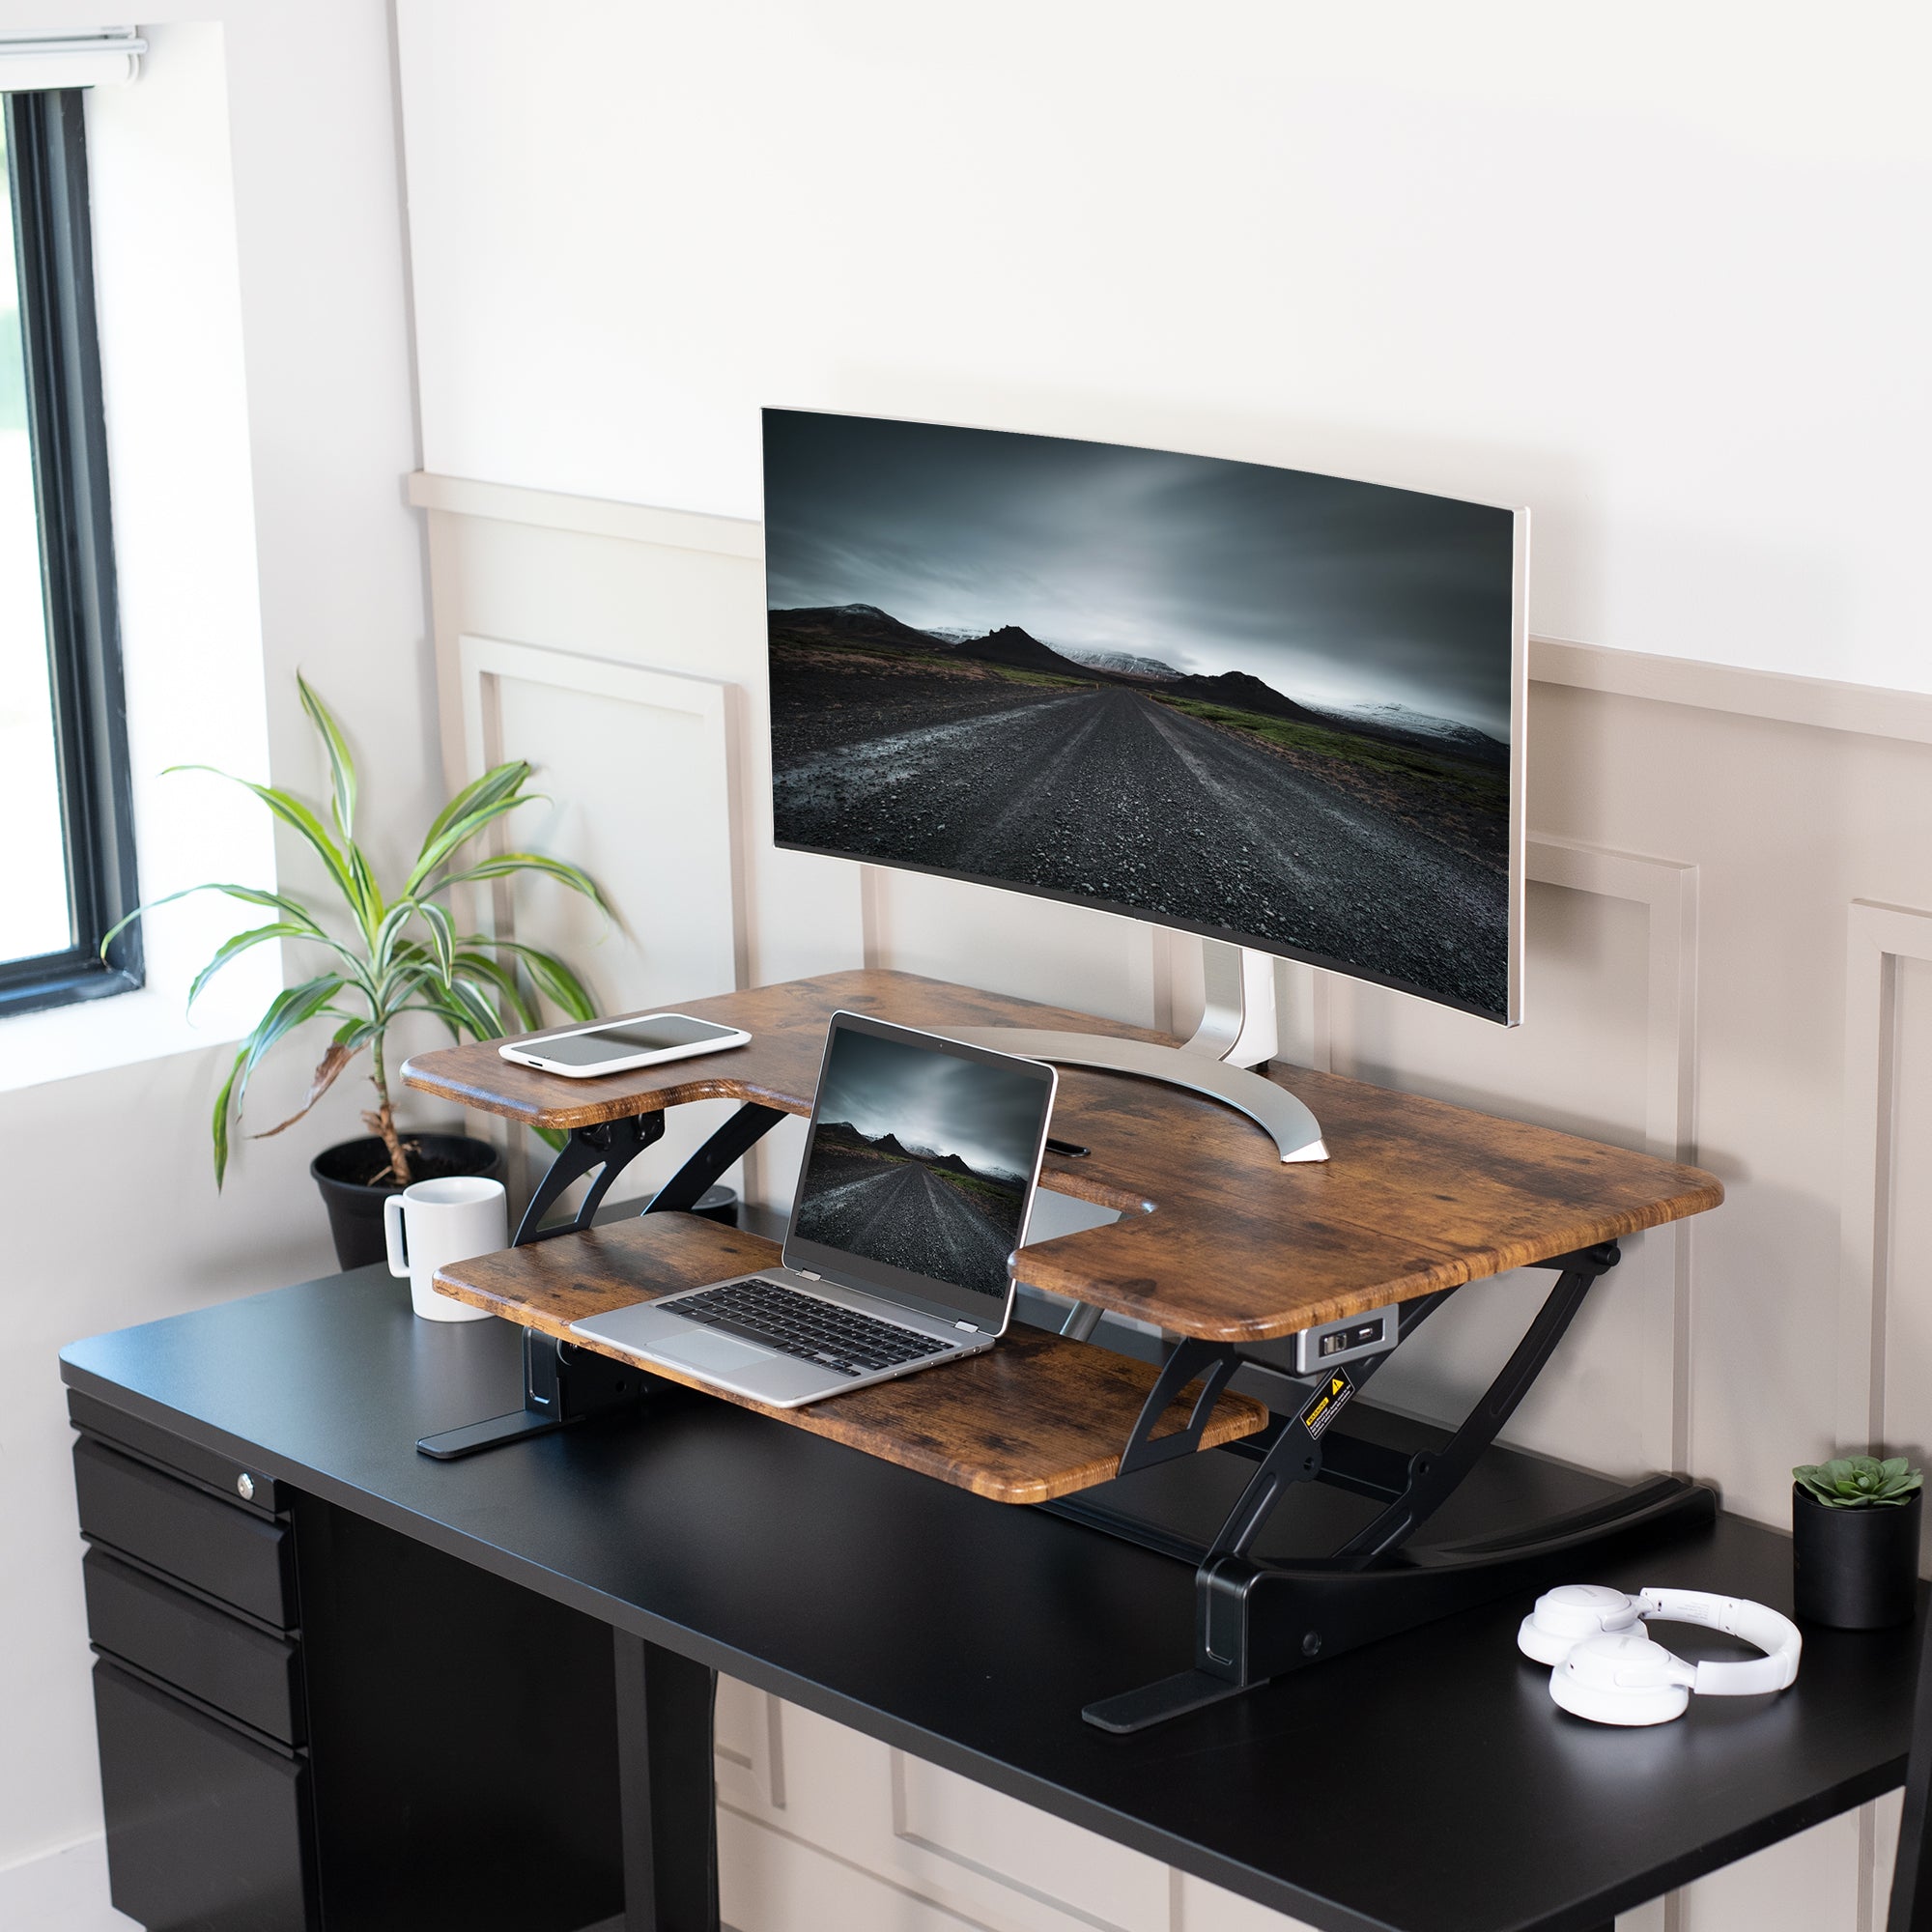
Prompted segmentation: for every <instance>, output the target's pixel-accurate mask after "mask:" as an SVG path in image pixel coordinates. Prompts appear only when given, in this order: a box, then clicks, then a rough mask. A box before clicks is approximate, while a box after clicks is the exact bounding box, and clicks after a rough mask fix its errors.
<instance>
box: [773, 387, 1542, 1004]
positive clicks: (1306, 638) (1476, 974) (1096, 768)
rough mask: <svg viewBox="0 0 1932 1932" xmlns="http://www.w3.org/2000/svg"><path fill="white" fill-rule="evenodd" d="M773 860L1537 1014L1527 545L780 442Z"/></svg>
mask: <svg viewBox="0 0 1932 1932" xmlns="http://www.w3.org/2000/svg"><path fill="white" fill-rule="evenodd" d="M764 448H765V558H766V563H765V569H766V593H767V594H766V602H767V606H768V624H769V638H770V653H771V692H772V786H773V811H774V819H775V829H776V834H777V838H778V842H779V843H780V844H781V845H783V846H786V847H790V848H794V849H798V850H803V851H810V852H823V853H833V854H837V855H838V856H841V857H844V858H850V859H857V860H863V861H866V862H868V863H870V864H874V865H883V866H897V867H910V868H912V869H915V870H919V871H926V872H938V873H945V874H948V875H950V876H952V877H956V878H962V879H970V880H974V881H977V882H980V883H982V884H987V885H995V886H1003V887H1007V888H1009V889H1012V890H1017V891H1021V892H1029V893H1037V894H1040V895H1044V896H1047V897H1050V898H1058V899H1065V900H1071V901H1074V902H1078V903H1084V904H1091V905H1097V906H1101V907H1105V908H1106V909H1108V910H1110V911H1113V912H1119V913H1125V914H1129V915H1132V916H1136V917H1139V918H1144V919H1151V920H1154V921H1157V922H1160V923H1165V924H1169V925H1174V926H1179V927H1182V928H1185V929H1187V930H1189V931H1194V932H1200V933H1205V934H1208V935H1210V936H1212V937H1216V938H1222V939H1229V940H1234V941H1237V942H1239V943H1240V944H1243V945H1247V946H1254V947H1259V948H1262V949H1264V950H1265V951H1268V952H1276V953H1280V954H1284V955H1286V956H1288V957H1290V958H1295V959H1303V960H1308V961H1311V962H1312V963H1314V964H1316V965H1318V966H1324V967H1331V968H1336V969H1339V970H1341V971H1344V972H1348V973H1351V974H1355V975H1357V976H1359V977H1361V978H1365V979H1368V980H1375V981H1378V982H1379V983H1382V984H1385V985H1391V986H1396V987H1399V988H1401V989H1402V990H1404V991H1406V992H1412V993H1419V994H1423V995H1425V996H1427V997H1429V998H1431V999H1435V1000H1439V1001H1442V1002H1444V1003H1446V1004H1448V1005H1451V1006H1455V1007H1460V1008H1463V1009H1465V1010H1468V1011H1470V1012H1475V1013H1480V1014H1483V1015H1484V1016H1486V1017H1489V1018H1492V1019H1496V1020H1504V1021H1509V1020H1514V1019H1515V1018H1516V1016H1517V1007H1518V998H1517V982H1518V966H1519V962H1520V925H1521V844H1522V835H1521V811H1520V793H1521V780H1520V740H1521V722H1522V720H1521V713H1522V702H1521V694H1522V689H1523V675H1524V668H1523V658H1524V653H1523V648H1522V645H1523V597H1522V581H1523V572H1524V561H1525V553H1526V523H1527V518H1526V513H1523V512H1520V511H1513V510H1510V509H1505V508H1498V507H1495V506H1492V505H1490V504H1484V503H1472V502H1464V501H1463V500H1461V499H1460V498H1456V497H1435V496H1427V495H1424V494H1422V493H1420V492H1417V491H1412V490H1397V489H1391V488H1388V487H1386V486H1384V485H1380V484H1373V483H1360V482H1353V481H1350V480H1348V479H1345V478H1341V477H1334V476H1322V475H1317V474H1314V473H1311V472H1309V471H1305V470H1297V469H1274V468H1271V467H1268V466H1265V465H1261V464H1253V463H1236V462H1230V461H1226V460H1223V459H1219V458H1212V457H1201V456H1184V455H1178V454H1173V453H1170V452H1165V451H1160V450H1147V449H1132V448H1124V447H1120V446H1117V445H1114V444H1110V443H1095V442H1075V441H1070V440H1065V439H1061V438H1055V437H1040V436H1023V435H1014V434H1009V433H1005V432H1000V431H992V430H978V429H957V428H948V427H945V426H943V425H936V424H929V423H908V422H895V421H887V420H882V419H878V418H872V417H861V416H842V415H826V414H817V413H812V412H800V411H789V410H768V411H766V412H765V443H764Z"/></svg>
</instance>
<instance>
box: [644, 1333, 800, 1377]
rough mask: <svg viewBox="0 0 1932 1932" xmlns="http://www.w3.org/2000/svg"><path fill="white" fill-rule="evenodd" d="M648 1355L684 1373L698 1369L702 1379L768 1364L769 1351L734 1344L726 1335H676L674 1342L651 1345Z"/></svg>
mask: <svg viewBox="0 0 1932 1932" xmlns="http://www.w3.org/2000/svg"><path fill="white" fill-rule="evenodd" d="M651 1353H652V1354H654V1355H656V1356H657V1357H659V1359H660V1360H662V1361H667V1362H677V1363H679V1364H680V1365H682V1366H683V1367H685V1368H687V1369H702V1370H703V1371H704V1372H705V1374H706V1375H713V1376H717V1375H726V1374H729V1373H730V1371H732V1370H733V1369H748V1368H750V1367H751V1366H752V1364H753V1362H769V1361H770V1360H771V1359H772V1353H773V1351H772V1350H770V1349H761V1348H759V1347H758V1346H757V1344H756V1343H755V1342H738V1341H734V1340H733V1339H732V1338H731V1337H730V1336H729V1335H706V1334H702V1333H700V1334H696V1335H691V1336H683V1335H680V1336H679V1337H678V1338H677V1339H676V1340H675V1341H665V1342H653V1343H652V1344H651Z"/></svg>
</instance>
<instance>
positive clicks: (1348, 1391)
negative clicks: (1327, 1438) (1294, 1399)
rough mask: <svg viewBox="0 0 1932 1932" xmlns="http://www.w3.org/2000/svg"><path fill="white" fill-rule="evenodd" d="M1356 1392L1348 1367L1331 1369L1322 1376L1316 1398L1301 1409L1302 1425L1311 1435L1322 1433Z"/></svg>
mask: <svg viewBox="0 0 1932 1932" xmlns="http://www.w3.org/2000/svg"><path fill="white" fill-rule="evenodd" d="M1354 1392H1355V1384H1354V1383H1353V1382H1352V1381H1350V1379H1349V1372H1348V1370H1347V1369H1330V1370H1329V1371H1328V1373H1327V1375H1326V1376H1324V1377H1323V1378H1322V1381H1321V1388H1320V1389H1319V1390H1317V1391H1316V1394H1315V1397H1314V1399H1313V1400H1312V1401H1311V1402H1310V1403H1309V1405H1308V1406H1307V1407H1306V1408H1304V1409H1303V1410H1302V1411H1301V1426H1302V1428H1304V1429H1305V1430H1307V1432H1308V1433H1309V1435H1318V1436H1319V1435H1321V1432H1322V1431H1323V1430H1324V1429H1326V1428H1327V1427H1328V1425H1329V1424H1330V1423H1331V1422H1333V1421H1334V1420H1335V1418H1336V1417H1337V1416H1338V1415H1340V1414H1341V1412H1342V1406H1343V1405H1344V1404H1345V1403H1346V1402H1347V1401H1348V1400H1349V1398H1350V1396H1351V1395H1353V1394H1354Z"/></svg>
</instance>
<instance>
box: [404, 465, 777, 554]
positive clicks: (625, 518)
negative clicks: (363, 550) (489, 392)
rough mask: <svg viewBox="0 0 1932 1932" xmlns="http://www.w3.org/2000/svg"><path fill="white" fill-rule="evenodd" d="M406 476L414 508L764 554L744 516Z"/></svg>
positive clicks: (760, 535)
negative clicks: (660, 508)
mask: <svg viewBox="0 0 1932 1932" xmlns="http://www.w3.org/2000/svg"><path fill="white" fill-rule="evenodd" d="M408 480H409V500H410V502H411V503H412V505H413V506H414V507H415V508H416V509H418V510H442V511H446V512H448V513H449V514H451V515H453V516H459V517H486V518H489V519H490V520H491V521H493V522H495V523H499V524H529V525H532V526H535V527H536V528H538V529H545V530H570V531H573V532H575V533H576V534H577V535H580V536H588V537H619V538H622V539H623V540H624V541H625V542H627V543H644V544H661V545H665V546H668V548H670V549H672V550H704V551H715V552H717V553H718V554H720V555H721V556H738V557H753V558H757V557H762V556H763V555H764V554H765V532H764V527H763V526H762V525H759V524H754V523H750V522H748V521H747V520H746V519H745V518H743V517H719V516H713V515H712V514H711V513H710V512H709V511H705V510H659V509H654V508H652V507H651V505H649V504H648V503H614V502H611V500H609V499H608V498H607V497H569V496H565V495H564V494H563V493H562V492H560V491H556V490H526V489H525V488H524V487H523V485H521V484H518V483H478V482H476V481H474V480H473V479H472V478H470V477H468V476H439V475H436V474H434V473H432V472H431V471H429V470H426V469H417V470H414V471H412V473H411V475H410V477H409V479H408Z"/></svg>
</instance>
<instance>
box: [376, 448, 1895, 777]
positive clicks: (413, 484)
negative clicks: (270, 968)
mask: <svg viewBox="0 0 1932 1932" xmlns="http://www.w3.org/2000/svg"><path fill="white" fill-rule="evenodd" d="M408 488H409V500H410V502H411V503H412V505H413V506H414V507H415V508H416V509H418V510H440V511H444V512H446V513H448V514H450V515H454V516H460V517H486V518H490V519H492V520H494V521H495V522H497V523H503V524H529V525H533V526H536V527H537V528H539V529H551V530H572V531H575V532H577V533H578V534H580V535H582V536H594V537H618V538H621V539H623V540H624V541H625V542H628V543H643V544H661V545H667V546H668V547H669V548H671V549H673V550H697V551H715V552H717V553H718V554H720V555H723V556H735V557H751V558H758V557H762V556H763V555H764V554H765V538H764V530H763V528H762V526H759V525H758V524H755V523H753V522H752V521H750V520H749V519H747V518H744V517H721V516H716V515H713V514H712V513H711V512H709V511H704V510H663V509H657V508H655V507H653V506H652V505H650V504H648V503H617V502H612V501H611V500H609V499H608V498H606V497H572V496H567V495H565V494H563V493H562V492H560V491H556V490H529V489H526V488H524V486H523V485H521V484H516V483H481V482H477V481H476V480H474V479H473V478H471V477H467V476H443V475H440V474H438V473H436V472H435V471H432V470H427V469H418V470H415V471H413V472H412V474H411V476H410V477H409V479H408ZM1529 675H1530V677H1531V679H1532V681H1534V682H1535V683H1538V684H1563V685H1569V686H1571V687H1572V688H1573V689H1576V690H1578V691H1597V692H1603V693H1605V695H1607V696H1615V697H1640V698H1648V699H1650V700H1651V701H1652V702H1654V703H1658V704H1689V705H1692V706H1694V707H1696V708H1697V709H1699V710H1704V711H1734V712H1738V713H1740V714H1741V715H1743V716H1744V717H1747V718H1768V719H1772V720H1774V721H1775V722H1776V723H1779V724H1784V725H1811V726H1814V727H1816V728H1818V729H1821V730H1827V731H1861V732H1863V733H1865V734H1866V735H1867V736H1870V737H1874V738H1903V739H1905V740H1907V741H1908V742H1910V743H1912V744H1918V745H1932V692H1922V691H1889V690H1887V689H1885V688H1884V687H1883V686H1880V685H1870V684H1840V683H1837V682H1835V681H1834V680H1833V679H1831V678H1824V677H1793V676H1791V675H1789V674H1787V673H1786V672H1783V671H1773V670H1747V669H1746V668H1743V667H1742V666H1738V665H1723V664H1710V663H1704V662H1700V661H1698V660H1696V659H1692V658H1662V657H1652V656H1650V655H1648V654H1647V653H1645V652H1642V651H1621V650H1609V649H1606V648H1605V647H1604V646H1603V645H1601V644H1577V643H1571V642H1568V641H1566V640H1565V639H1560V638H1531V639H1530V640H1529Z"/></svg>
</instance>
